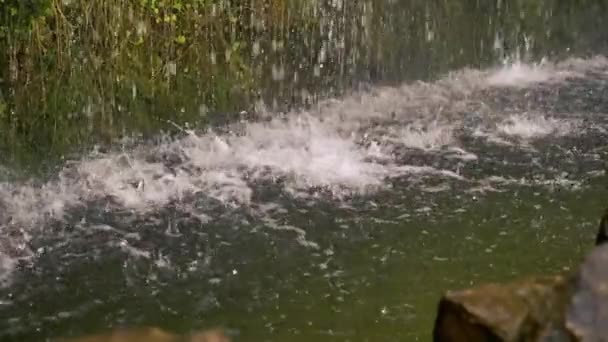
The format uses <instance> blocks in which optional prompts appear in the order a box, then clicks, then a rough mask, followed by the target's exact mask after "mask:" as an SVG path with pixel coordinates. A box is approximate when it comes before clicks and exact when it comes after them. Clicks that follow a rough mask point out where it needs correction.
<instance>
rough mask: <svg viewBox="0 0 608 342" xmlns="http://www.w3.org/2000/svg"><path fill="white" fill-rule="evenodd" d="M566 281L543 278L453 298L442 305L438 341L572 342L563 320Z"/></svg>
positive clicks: (478, 289)
mask: <svg viewBox="0 0 608 342" xmlns="http://www.w3.org/2000/svg"><path fill="white" fill-rule="evenodd" d="M570 288H571V285H570V281H569V279H568V278H566V277H561V276H554V277H539V278H531V279H524V280H520V281H516V282H512V283H508V284H504V285H501V284H487V285H482V286H479V287H476V288H473V289H468V290H462V291H455V292H448V293H447V294H446V295H445V296H444V297H443V298H442V299H441V301H440V303H439V312H438V316H437V319H436V321H435V328H434V331H433V339H434V341H447V342H449V341H470V342H476V341H570V340H571V338H570V334H569V332H568V331H567V330H566V329H565V327H564V325H563V321H564V320H563V316H564V312H565V308H566V305H567V303H568V300H567V298H568V295H569V293H570Z"/></svg>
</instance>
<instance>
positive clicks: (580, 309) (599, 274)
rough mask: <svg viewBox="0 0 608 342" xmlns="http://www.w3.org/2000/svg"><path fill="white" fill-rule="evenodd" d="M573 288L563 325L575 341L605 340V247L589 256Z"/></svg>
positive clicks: (607, 314) (607, 301) (607, 254)
mask: <svg viewBox="0 0 608 342" xmlns="http://www.w3.org/2000/svg"><path fill="white" fill-rule="evenodd" d="M574 286H575V287H574V294H573V295H572V298H571V300H570V306H569V307H568V311H567V313H566V326H567V327H568V329H569V330H570V331H572V333H573V335H574V336H576V340H577V341H584V342H587V341H589V342H591V341H593V342H600V341H608V244H603V245H601V246H598V247H596V248H595V249H593V251H591V253H589V255H588V256H587V258H586V259H585V262H584V263H583V264H582V266H581V267H580V270H579V272H578V274H577V277H576V280H575V285H574Z"/></svg>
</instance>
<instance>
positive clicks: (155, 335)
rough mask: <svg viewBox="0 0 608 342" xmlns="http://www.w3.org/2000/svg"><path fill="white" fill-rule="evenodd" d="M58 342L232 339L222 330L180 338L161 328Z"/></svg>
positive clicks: (222, 341)
mask: <svg viewBox="0 0 608 342" xmlns="http://www.w3.org/2000/svg"><path fill="white" fill-rule="evenodd" d="M57 342H230V339H229V338H228V336H226V335H225V334H224V332H223V331H222V330H220V329H212V330H205V331H201V332H195V333H193V334H190V335H188V336H180V335H176V334H172V333H170V332H167V331H164V330H162V329H159V328H134V329H117V330H114V331H111V332H108V333H104V334H100V335H93V336H85V337H76V338H70V339H59V340H57Z"/></svg>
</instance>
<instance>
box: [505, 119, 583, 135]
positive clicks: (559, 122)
mask: <svg viewBox="0 0 608 342" xmlns="http://www.w3.org/2000/svg"><path fill="white" fill-rule="evenodd" d="M573 128H574V125H573V123H572V122H569V121H566V120H563V119H555V118H550V117H546V116H544V115H539V114H536V115H534V114H519V115H510V116H509V117H508V118H506V119H505V120H503V121H502V122H500V123H499V124H497V125H496V129H497V132H498V133H499V134H501V135H506V136H511V137H519V138H522V139H526V140H530V139H536V138H542V137H546V136H548V135H552V136H564V135H567V134H569V133H570V132H571V131H572V130H573Z"/></svg>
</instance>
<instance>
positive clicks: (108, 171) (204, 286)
mask: <svg viewBox="0 0 608 342" xmlns="http://www.w3.org/2000/svg"><path fill="white" fill-rule="evenodd" d="M254 3H255V4H257V2H253V1H252V2H251V4H252V6H250V7H247V6H244V5H243V6H241V7H239V6H237V5H225V6H223V7H222V11H220V12H219V13H220V14H219V15H218V16H217V17H215V19H213V20H217V23H218V24H217V25H219V27H220V28H221V27H224V28H225V30H219V29H218V26H217V25H216V26H213V27H215V28H214V29H208V28H207V29H206V31H205V30H203V31H201V32H191V33H192V37H198V38H200V39H199V40H194V41H193V42H192V43H191V44H190V45H188V44H186V46H190V49H189V50H188V49H186V50H181V49H183V48H184V47H183V46H182V45H180V44H178V45H179V46H173V45H171V44H174V43H171V44H168V45H163V44H160V43H158V44H156V40H158V42H162V39H166V38H167V36H163V34H166V35H168V36H171V35H172V34H174V33H175V32H174V31H162V30H160V31H159V32H152V33H151V35H152V37H153V38H154V39H156V40H153V41H154V42H155V43H150V44H148V45H146V44H144V45H143V46H139V45H138V47H133V50H129V49H128V48H125V50H116V51H117V53H118V55H116V56H114V57H109V56H106V55H104V54H100V56H101V58H102V59H103V58H114V59H112V60H113V61H115V62H116V63H115V64H113V65H111V66H109V65H110V64H109V63H107V64H102V66H99V65H97V64H95V63H93V62H92V61H91V59H90V58H89V57H91V56H89V55H87V54H88V53H91V54H95V53H97V52H99V51H96V50H94V49H93V50H86V49H84V48H83V47H84V46H89V45H86V44H89V43H91V41H88V40H87V39H89V38H90V36H89V33H87V32H89V31H87V30H88V29H82V30H81V31H78V30H76V31H75V32H78V34H75V36H74V39H73V40H72V41H71V43H70V44H72V45H69V46H68V48H69V49H70V51H72V53H73V54H71V55H68V56H69V58H67V59H65V60H63V63H65V64H61V65H59V63H58V64H54V63H55V62H52V63H51V62H49V61H48V60H45V59H44V58H41V59H27V58H26V57H23V58H25V59H24V62H23V63H24V64H23V66H22V67H23V69H22V70H23V72H20V73H18V75H17V76H15V77H13V76H14V75H13V76H11V73H10V71H9V70H11V69H10V68H11V64H10V63H9V62H8V60H9V59H8V58H6V55H3V56H4V57H3V58H4V59H2V60H0V62H2V63H4V65H3V68H4V69H3V74H2V81H1V82H0V95H1V97H0V100H1V101H2V102H0V104H1V105H2V106H1V107H0V119H1V120H0V138H1V139H2V140H1V143H0V181H2V183H0V196H2V197H1V199H0V209H2V213H1V214H0V233H2V236H3V238H2V239H0V242H2V244H0V272H2V273H0V279H2V281H3V287H2V288H0V339H2V340H6V341H41V340H45V339H50V338H52V337H57V336H77V335H83V334H92V333H97V332H101V331H105V330H107V329H110V328H113V327H117V326H139V325H150V326H159V327H162V328H164V329H167V330H172V331H177V332H186V331H189V330H191V329H199V328H205V327H210V326H216V325H219V326H223V327H226V328H228V329H229V330H230V331H231V332H232V333H234V334H235V336H236V337H235V340H237V341H310V340H314V341H395V340H398V341H428V340H431V331H432V326H433V321H434V318H435V309H436V305H437V303H438V300H439V298H440V296H441V294H442V293H444V292H445V291H447V290H449V289H459V288H464V287H468V286H472V285H475V284H480V283H483V282H488V281H507V280H511V279H515V278H518V277H523V276H528V275H536V274H554V273H561V272H565V271H570V270H573V269H575V267H576V265H577V263H578V262H579V260H580V259H581V258H582V256H583V255H584V254H585V253H586V251H588V250H589V249H590V248H591V246H592V245H593V241H594V236H595V233H596V226H597V224H598V223H599V215H600V213H601V212H602V210H603V209H604V207H605V206H606V185H607V184H608V183H607V182H606V176H605V172H604V167H605V165H604V162H605V160H607V159H608V148H607V147H608V145H607V144H606V143H605V141H608V140H606V139H608V133H607V132H608V121H607V120H608V114H607V113H608V103H607V102H606V100H605V99H606V98H608V76H607V75H608V72H607V70H608V63H606V62H605V61H603V60H601V59H600V60H598V59H593V57H592V56H596V57H597V56H598V55H600V56H601V54H602V53H603V52H605V48H606V46H607V43H608V40H607V39H608V36H606V33H605V32H604V31H605V30H602V29H601V28H602V27H605V24H606V23H605V18H606V17H607V16H606V15H605V14H608V13H607V11H608V8H607V7H606V5H605V4H604V2H603V1H571V2H568V3H565V2H563V1H513V2H508V3H507V2H502V1H486V2H482V1H464V0H463V1H449V2H448V1H409V2H406V1H353V2H348V3H346V2H335V1H334V2H331V1H328V2H320V3H314V4H313V3H309V2H306V3H305V2H303V3H302V4H293V3H288V4H285V3H283V2H280V1H276V2H268V3H269V4H271V5H272V6H270V5H269V6H266V7H263V6H262V7H260V8H266V9H267V10H268V9H269V8H271V9H272V8H275V7H273V6H276V7H277V8H280V11H279V12H280V13H282V14H281V16H280V18H281V19H280V20H276V21H272V20H270V19H269V21H267V22H265V23H264V24H263V25H261V24H260V25H258V26H259V27H258V26H255V25H254V21H250V20H252V19H251V18H253V17H252V16H248V15H250V14H251V13H257V12H255V11H257V10H260V9H259V8H256V7H255V6H254V5H253V4H254ZM75 4H76V5H73V6H77V5H78V4H79V2H75ZM224 4H225V3H224ZM283 5H285V6H283ZM66 6H68V5H66ZM75 8H77V7H75ZM248 11H253V12H248ZM260 11H261V10H260ZM268 11H270V10H268ZM277 11H278V10H277ZM270 12H272V11H270ZM226 13H228V14H230V15H236V16H237V17H238V19H239V20H237V21H236V23H237V24H235V21H234V20H232V21H231V20H230V18H226V17H223V15H227V14H226ZM235 13H236V14H235ZM264 13H266V12H264ZM272 13H274V12H272ZM275 14H276V13H275ZM66 15H67V17H68V18H69V19H72V18H73V19H74V20H75V21H74V22H78V21H77V20H76V19H77V18H78V12H77V11H74V12H70V11H69V10H67V9H66ZM125 18H127V16H125ZM275 19H276V18H275ZM116 20H117V21H116V23H115V24H116V25H118V24H120V25H122V26H117V27H119V28H118V29H117V35H119V36H120V35H122V34H125V35H126V32H127V28H128V27H129V26H128V24H129V21H128V20H131V19H124V20H125V21H124V22H123V21H121V20H123V19H122V17H120V18H119V19H116ZM180 20H181V19H180ZM184 20H185V21H184V22H187V23H194V21H192V22H188V21H186V20H190V19H187V18H186V17H185V19H184ZM229 23H232V24H229ZM184 25H186V24H184ZM222 25H226V26H222ZM230 25H233V26H230ZM254 26H255V29H254ZM178 28H179V27H178ZM172 29H176V28H175V27H172ZM154 35H157V36H154ZM171 37H173V36H171ZM190 37H191V36H188V39H190ZM203 37H206V38H207V39H203ZM118 41H120V40H119V39H118ZM171 41H174V40H173V38H171ZM0 42H2V43H3V44H9V43H8V41H7V40H6V39H4V38H3V40H1V41H0ZM188 42H190V40H188ZM235 42H239V44H240V45H239V46H241V48H238V49H237V48H234V49H235V51H233V53H234V56H236V57H234V56H233V57H234V59H231V61H234V60H235V59H237V60H238V63H237V64H238V66H235V65H234V64H232V63H233V62H230V61H226V63H223V62H221V63H216V64H213V63H209V58H210V57H209V53H210V52H209V50H208V48H209V47H210V46H212V47H213V48H215V49H217V50H218V51H220V52H218V56H221V55H225V54H224V53H223V51H222V50H225V49H224V48H225V47H226V46H231V47H234V46H235V45H234V43H235ZM279 43H283V44H284V48H276V46H277V44H278V45H279V46H280V45H281V44H279ZM11 44H13V45H10V46H9V47H10V49H19V48H21V47H19V46H17V45H19V44H16V45H15V43H14V42H12V43H11ZM108 44H109V43H108ZM206 44H208V45H206ZM222 44H225V45H226V46H224V45H222ZM26 45H27V44H26ZM91 46H95V44H93V43H91ZM112 46H113V45H112ZM167 46H169V47H168V48H167ZM256 46H258V47H256ZM260 46H261V49H262V50H263V51H264V52H263V53H260V54H257V53H254V50H256V49H259V48H260ZM273 46H275V49H273ZM10 49H6V51H9V50H10ZM206 49H207V50H206ZM3 50H4V49H3ZM79 50H82V51H84V52H83V53H82V54H80V55H79V54H77V53H75V51H79ZM237 50H238V51H237ZM11 51H12V50H11ZM28 51H29V50H28ZM49 51H50V50H49ZM55 52H56V53H58V52H57V51H55ZM49 53H51V55H52V53H53V51H50V52H49ZM123 54H124V55H123ZM110 55H111V54H110ZM127 55H128V57H129V58H135V59H136V61H137V58H141V60H139V62H141V64H130V63H131V62H125V60H129V59H128V58H126V57H125V56H127ZM147 55H154V56H156V57H158V59H159V60H158V61H157V60H156V59H155V58H156V57H154V58H152V57H150V59H146V58H144V57H142V56H147ZM320 55H325V57H324V58H325V59H322V60H323V61H322V62H321V61H320V59H319V58H320V57H319V56H320ZM62 56H63V55H62ZM133 56H135V57H133ZM138 56H139V57H138ZM579 56H581V57H582V60H579V62H576V61H573V60H572V59H571V58H573V57H579ZM122 57H125V59H122ZM178 57H179V58H181V59H179V58H178ZM237 57H238V58H237ZM542 57H548V58H550V59H551V60H556V61H560V60H562V61H563V60H569V61H571V62H570V63H571V64H572V65H574V66H572V65H570V64H568V63H566V65H565V66H564V65H562V66H558V67H555V68H553V69H551V68H550V67H543V68H545V69H542V72H543V73H542V75H541V76H542V77H541V76H534V75H533V74H534V70H535V69H530V70H528V69H525V70H524V71H523V72H522V73H518V71H517V69H516V68H511V69H507V70H508V73H509V74H508V75H511V76H512V77H515V76H517V77H520V78H522V77H523V79H524V81H522V80H519V81H517V80H516V81H515V83H516V84H517V85H518V86H517V87H508V86H505V87H500V86H499V87H495V88H492V87H490V86H487V84H486V83H484V82H485V81H483V80H484V79H485V78H484V77H486V76H487V75H485V74H483V75H482V76H479V75H477V74H478V73H484V72H485V71H480V70H485V69H487V68H490V67H492V66H496V65H499V64H500V63H502V62H504V61H505V59H506V60H507V62H508V63H507V64H509V63H510V62H512V60H521V61H523V62H524V63H528V64H524V65H531V64H530V63H534V62H538V61H540V59H541V58H542ZM28 58H29V57H28ZM164 58H166V60H164ZM176 58H178V59H176ZM568 58H570V59H568ZM176 60H179V62H176ZM157 62H158V63H159V64H158V65H157ZM28 63H29V64H28ZM147 63H149V64H147ZM172 63H177V64H176V65H177V66H176V68H177V69H176V72H175V73H173V75H170V76H167V77H166V78H157V77H156V76H155V77H152V75H157V74H156V72H157V71H158V70H157V69H156V68H157V67H158V66H159V65H161V64H162V65H164V66H165V67H166V66H167V65H173V64H172ZM234 63H236V62H234ZM576 63H579V64H576ZM509 65H510V64H509ZM65 68H67V69H65ZM235 68H236V69H239V68H241V69H239V70H242V72H240V73H239V72H235V70H236V69H235ZM463 68H469V69H470V70H469V71H464V72H463V74H460V76H458V75H457V76H454V77H453V78H452V79H451V82H452V83H451V85H445V82H447V81H445V80H446V79H449V78H448V77H447V76H445V75H446V73H448V72H449V71H454V70H461V69H463ZM20 70H21V69H20ZM66 70H67V72H66ZM564 72H567V73H569V75H570V77H571V78H567V79H565V80H564V81H554V82H553V81H551V80H550V78H551V77H555V75H559V74H560V73H564ZM170 74H171V73H170ZM278 74H282V76H281V77H279V76H280V75H278ZM296 74H297V75H296ZM522 74H523V75H524V76H521V75H522ZM491 75H494V74H491ZM513 75H515V76H513ZM526 77H532V78H534V77H536V78H537V79H538V78H539V77H540V78H542V79H544V80H545V82H539V81H535V82H531V83H529V84H528V83H525V80H527V78H526ZM507 78H508V77H506V76H502V78H501V79H500V80H501V81H503V82H504V80H505V79H507ZM548 79H549V80H548ZM420 80H422V81H425V82H427V83H417V81H420ZM403 82H408V83H405V85H403ZM442 82H444V83H442ZM471 84H473V85H471ZM379 85H382V86H394V87H396V88H389V89H393V92H391V91H390V90H388V91H385V92H383V90H382V89H384V88H378V86H379ZM467 87H468V88H467ZM134 89H135V90H134ZM353 89H364V90H363V92H362V93H361V94H367V93H366V91H368V93H372V94H380V95H378V96H376V97H374V96H370V97H366V96H367V95H361V94H359V95H357V94H355V95H352V94H350V93H351V91H352V90H353ZM395 89H397V90H395ZM321 99H330V100H331V99H334V100H335V101H333V102H331V101H330V102H329V104H328V103H327V102H324V105H325V106H326V107H323V108H326V109H323V108H319V107H318V106H317V103H318V101H319V100H321ZM404 99H407V101H405V100H404ZM258 100H261V102H262V103H264V106H261V104H260V103H261V102H259V101H258ZM332 103H333V104H332ZM264 107H265V108H266V110H263V109H262V108H264ZM327 108H329V109H327ZM242 110H245V111H248V113H247V114H239V113H238V112H240V111H242ZM289 110H291V111H289ZM303 110H308V113H303V112H302V111H303ZM305 114H309V115H310V116H306V115H305ZM283 115H284V118H285V119H284V120H285V121H281V120H279V119H276V118H279V117H283ZM511 115H514V116H515V118H514V119H513V120H514V123H509V121H508V120H509V119H508V118H509V117H510V116H511ZM525 115H530V117H531V119H530V118H528V117H526V116H525ZM541 116H542V117H549V118H556V119H555V120H557V121H551V120H549V121H542V120H541V121H535V120H537V119H538V117H541ZM269 117H274V118H275V120H276V121H270V122H267V123H266V124H264V123H259V122H258V121H260V120H262V121H263V120H269ZM294 117H299V118H300V119H301V121H298V120H297V119H293V121H290V120H292V119H290V118H294ZM526 118H528V119H526ZM167 120H170V121H171V122H173V123H175V124H176V125H178V126H183V127H185V126H188V127H195V128H197V130H195V131H194V132H193V133H189V134H190V135H188V134H186V133H184V132H183V131H180V129H176V127H175V126H174V125H173V123H169V122H168V121H167ZM285 122H286V123H285ZM302 122H303V123H302ZM235 123H236V125H232V126H231V125H230V124H235ZM416 124H421V125H423V126H424V129H423V130H422V131H418V130H416V129H415V128H412V127H414V126H415V125H416ZM433 125H437V126H433ZM501 125H502V126H501ZM505 125H506V126H505ZM551 125H555V127H557V128H555V129H553V130H549V131H547V132H545V131H544V129H545V128H546V127H547V126H551ZM210 126H212V127H214V130H215V132H219V133H216V134H215V135H214V134H213V133H210V132H208V131H205V130H204V129H205V128H207V127H210ZM503 126H504V127H506V128H504V127H503ZM433 127H439V129H438V133H436V134H435V133H433V132H434V131H433V129H434V128H433ZM501 127H503V128H501ZM402 129H404V130H403V131H402ZM408 129H409V130H408ZM560 129H564V130H567V132H566V133H564V134H561V133H560ZM167 130H168V131H170V133H169V134H168V135H167V134H165V133H164V131H167ZM484 130H486V131H484ZM224 131H229V132H228V133H226V132H224ZM479 131H482V133H479ZM513 131H514V132H515V133H512V132H513ZM230 132H233V133H230ZM484 132H485V133H484ZM488 132H489V133H488ZM510 132H511V133H510ZM483 134H488V136H490V138H486V136H484V135H483ZM350 136H355V137H356V139H355V142H354V143H352V144H351V141H350V140H348V139H349V138H348V137H350ZM505 136H506V138H505ZM125 137H126V138H131V140H129V141H127V142H124V141H123V142H121V141H120V139H121V138H125ZM498 138H500V139H506V140H507V142H506V143H505V142H504V141H498V140H492V139H498ZM188 139H191V140H188ZM442 139H443V140H442ZM509 139H510V140H509ZM218 141H220V142H218ZM429 141H430V142H429ZM497 141H498V142H497ZM374 144H378V145H379V146H380V147H382V148H386V149H387V150H388V152H387V153H385V154H383V153H381V152H383V150H382V151H380V152H378V153H376V154H381V155H382V156H381V157H377V156H376V154H374V153H372V152H374V150H373V149H372V148H370V149H368V147H369V146H373V145H374ZM425 144H430V145H432V148H427V147H425V146H426V145H425ZM94 145H98V146H97V147H96V148H95V147H94ZM420 146H422V147H420ZM453 148H460V149H463V150H466V152H468V153H470V154H474V155H475V158H472V159H467V158H465V157H464V156H462V155H457V157H458V158H454V155H453V153H454V152H453V150H450V149H453ZM95 149H97V150H100V151H101V152H91V151H93V150H95ZM370 151H371V152H370ZM376 152H377V151H376ZM120 154H122V157H121V156H120ZM374 158H377V159H374ZM383 158H384V159H383ZM387 160H388V161H387ZM105 162H107V163H105ZM232 162H234V164H232ZM156 163H157V164H156ZM159 164H160V165H161V166H158V165H159ZM125 165H126V166H125ZM399 167H414V169H413V171H412V170H410V169H406V170H410V171H407V172H404V171H403V169H400V168H399ZM415 167H420V169H415ZM439 171H446V172H444V173H441V172H439ZM447 171H449V172H452V173H456V174H457V175H458V176H461V178H459V177H456V176H454V175H453V174H451V173H449V172H447ZM400 172H401V173H400ZM150 173H151V174H153V176H150V177H148V176H147V175H148V174H150ZM172 177H173V178H172ZM493 177H494V178H493ZM28 178H32V179H33V181H32V182H31V183H28V182H26V181H24V179H28ZM159 179H160V180H159ZM175 179H177V180H175ZM497 179H498V180H497ZM143 180H145V181H146V182H144V181H143ZM104 182H105V183H104ZM114 185H116V188H114V187H113V186H114ZM184 188H186V189H191V188H192V189H194V190H191V191H190V190H183V191H182V189H184ZM361 188H363V189H365V190H367V191H362V190H361ZM125 189H126V190H125ZM133 189H136V191H135V190H133ZM480 189H481V190H480ZM131 190H133V192H130V191H131ZM166 194H169V195H170V196H169V195H167V196H169V197H170V200H167V201H164V197H163V196H165V195H166ZM242 198H245V199H242ZM302 232H304V233H302ZM15 260H18V261H16V263H15V264H14V265H16V266H15V267H13V268H11V267H9V266H11V265H13V264H12V262H13V261H15ZM6 265H9V266H6ZM7 279H8V280H7Z"/></svg>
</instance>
